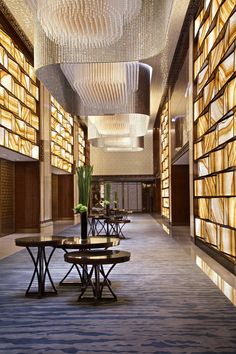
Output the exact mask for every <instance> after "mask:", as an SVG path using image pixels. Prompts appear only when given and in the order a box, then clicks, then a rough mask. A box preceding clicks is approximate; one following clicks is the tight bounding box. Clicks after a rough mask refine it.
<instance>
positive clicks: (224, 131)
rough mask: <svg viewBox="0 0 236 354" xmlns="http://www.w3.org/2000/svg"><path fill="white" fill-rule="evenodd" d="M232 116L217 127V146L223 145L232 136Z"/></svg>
mask: <svg viewBox="0 0 236 354" xmlns="http://www.w3.org/2000/svg"><path fill="white" fill-rule="evenodd" d="M233 124H234V121H233V116H232V117H230V118H228V119H225V120H223V121H222V122H220V123H219V125H218V136H219V144H223V143H225V142H226V141H227V140H229V139H231V138H233V136H234V125H233Z"/></svg>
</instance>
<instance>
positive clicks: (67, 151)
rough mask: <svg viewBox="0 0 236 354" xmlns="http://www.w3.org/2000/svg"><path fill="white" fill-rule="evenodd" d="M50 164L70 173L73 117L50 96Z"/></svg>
mask: <svg viewBox="0 0 236 354" xmlns="http://www.w3.org/2000/svg"><path fill="white" fill-rule="evenodd" d="M51 164H52V166H54V167H57V168H59V169H61V170H64V171H66V172H69V173H71V172H72V166H73V117H72V116H71V115H70V114H69V113H67V112H65V110H64V109H63V108H62V107H61V106H60V104H59V103H58V102H57V101H56V100H55V99H54V98H53V97H52V96H51Z"/></svg>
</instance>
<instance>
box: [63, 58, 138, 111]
mask: <svg viewBox="0 0 236 354" xmlns="http://www.w3.org/2000/svg"><path fill="white" fill-rule="evenodd" d="M60 66H61V69H62V71H63V73H64V75H65V77H66V78H67V80H68V82H69V83H70V85H71V87H72V88H73V90H74V91H75V92H76V93H77V94H78V95H79V97H80V99H81V101H82V104H83V105H84V106H87V107H89V109H90V110H91V111H95V112H96V111H99V112H101V111H102V112H107V111H108V112H112V113H116V112H119V111H120V110H121V107H122V109H123V110H124V106H127V105H128V104H132V102H131V101H132V100H133V98H134V95H133V93H134V92H136V91H137V90H138V81H139V63H138V62H130V63H89V64H61V65H60ZM131 109H132V108H131Z"/></svg>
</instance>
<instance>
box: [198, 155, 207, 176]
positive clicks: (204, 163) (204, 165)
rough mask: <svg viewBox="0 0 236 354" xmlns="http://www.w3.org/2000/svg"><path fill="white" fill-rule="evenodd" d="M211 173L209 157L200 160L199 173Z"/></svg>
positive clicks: (201, 174) (202, 174)
mask: <svg viewBox="0 0 236 354" xmlns="http://www.w3.org/2000/svg"><path fill="white" fill-rule="evenodd" d="M208 174H209V161H208V157H206V158H204V159H201V160H199V161H198V175H199V177H201V176H205V175H208Z"/></svg>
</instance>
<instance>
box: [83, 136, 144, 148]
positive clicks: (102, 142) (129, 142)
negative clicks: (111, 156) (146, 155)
mask: <svg viewBox="0 0 236 354" xmlns="http://www.w3.org/2000/svg"><path fill="white" fill-rule="evenodd" d="M90 142H91V144H92V146H94V147H97V148H102V149H103V150H104V151H106V152H129V151H130V152H138V151H142V150H143V149H144V137H143V136H140V137H137V138H134V137H110V138H104V139H100V138H98V139H93V140H91V141H90Z"/></svg>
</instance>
